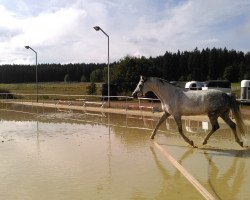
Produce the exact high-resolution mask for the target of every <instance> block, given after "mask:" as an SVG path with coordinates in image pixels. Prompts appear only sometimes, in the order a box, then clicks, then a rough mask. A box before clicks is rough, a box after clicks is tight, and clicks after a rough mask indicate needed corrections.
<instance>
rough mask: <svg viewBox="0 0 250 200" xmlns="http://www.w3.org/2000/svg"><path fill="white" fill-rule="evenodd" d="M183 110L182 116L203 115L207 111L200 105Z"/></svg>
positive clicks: (185, 107) (186, 107)
mask: <svg viewBox="0 0 250 200" xmlns="http://www.w3.org/2000/svg"><path fill="white" fill-rule="evenodd" d="M181 110H182V111H181V113H182V115H201V114H205V113H206V111H207V109H206V108H205V107H204V106H199V105H192V106H191V105H190V106H184V107H183V108H182V109H181Z"/></svg>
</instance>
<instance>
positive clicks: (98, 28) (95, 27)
mask: <svg viewBox="0 0 250 200" xmlns="http://www.w3.org/2000/svg"><path fill="white" fill-rule="evenodd" d="M93 28H94V29H95V30H96V31H99V30H100V29H101V28H100V26H94V27H93Z"/></svg>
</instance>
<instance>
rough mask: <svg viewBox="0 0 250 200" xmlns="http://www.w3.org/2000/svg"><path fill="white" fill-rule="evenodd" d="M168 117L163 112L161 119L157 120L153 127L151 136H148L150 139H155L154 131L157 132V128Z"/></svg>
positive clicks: (167, 114)
mask: <svg viewBox="0 0 250 200" xmlns="http://www.w3.org/2000/svg"><path fill="white" fill-rule="evenodd" d="M169 116H170V114H169V113H167V112H165V113H164V114H163V115H162V116H161V118H160V119H159V121H158V123H157V124H156V126H155V129H154V131H153V132H152V134H151V136H150V139H154V137H155V134H156V131H157V130H158V128H159V126H160V125H161V124H162V123H163V122H164V121H165V120H166V119H167V118H168V117H169Z"/></svg>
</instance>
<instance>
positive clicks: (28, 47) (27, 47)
mask: <svg viewBox="0 0 250 200" xmlns="http://www.w3.org/2000/svg"><path fill="white" fill-rule="evenodd" d="M24 47H25V48H26V49H30V50H32V51H33V52H34V53H35V54H36V102H38V83H37V80H38V78H37V52H36V51H35V50H34V49H33V48H31V47H30V46H24Z"/></svg>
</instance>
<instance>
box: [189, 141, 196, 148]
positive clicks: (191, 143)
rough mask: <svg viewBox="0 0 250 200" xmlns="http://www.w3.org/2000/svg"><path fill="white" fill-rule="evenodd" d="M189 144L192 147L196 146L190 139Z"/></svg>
mask: <svg viewBox="0 0 250 200" xmlns="http://www.w3.org/2000/svg"><path fill="white" fill-rule="evenodd" d="M189 144H190V145H191V146H192V147H194V148H197V147H196V146H195V145H194V142H193V141H192V140H191V141H190V142H189Z"/></svg>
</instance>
